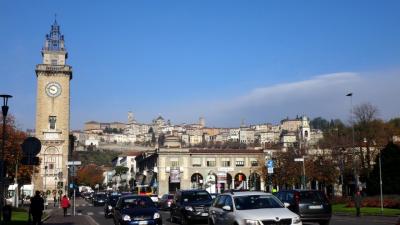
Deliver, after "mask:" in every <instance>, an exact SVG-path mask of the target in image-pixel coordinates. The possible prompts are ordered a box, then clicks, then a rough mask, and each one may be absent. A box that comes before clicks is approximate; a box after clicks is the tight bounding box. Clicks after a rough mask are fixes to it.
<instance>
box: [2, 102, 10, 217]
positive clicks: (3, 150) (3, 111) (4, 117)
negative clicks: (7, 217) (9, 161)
mask: <svg viewBox="0 0 400 225" xmlns="http://www.w3.org/2000/svg"><path fill="white" fill-rule="evenodd" d="M0 97H1V98H3V106H1V111H2V113H3V141H2V148H1V155H0V156H1V158H0V183H1V186H0V197H1V199H0V224H3V218H2V217H3V215H2V213H3V210H2V209H3V206H4V203H5V202H4V201H5V195H4V187H5V185H4V182H5V177H4V175H5V167H4V152H5V143H6V118H7V114H8V108H9V107H8V99H9V98H12V96H11V95H0Z"/></svg>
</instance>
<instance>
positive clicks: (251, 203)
mask: <svg viewBox="0 0 400 225" xmlns="http://www.w3.org/2000/svg"><path fill="white" fill-rule="evenodd" d="M286 207H287V206H285V205H284V204H282V202H281V201H279V200H278V199H277V198H276V197H275V196H273V195H272V194H269V193H264V192H255V191H246V192H229V193H224V194H221V195H219V196H218V197H217V198H216V199H214V201H213V204H212V205H211V207H210V209H209V216H208V224H209V225H234V224H237V225H265V224H279V225H302V222H301V220H300V217H299V216H298V215H297V214H295V213H293V212H291V211H290V210H289V209H287V208H286Z"/></svg>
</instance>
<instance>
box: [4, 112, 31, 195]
mask: <svg viewBox="0 0 400 225" xmlns="http://www.w3.org/2000/svg"><path fill="white" fill-rule="evenodd" d="M0 120H1V121H3V117H2V115H0ZM6 136H7V138H6V142H5V150H4V160H5V163H6V166H5V168H6V171H5V173H6V174H7V175H8V177H9V178H12V179H11V180H10V182H11V183H13V178H15V171H16V165H18V171H17V175H18V187H21V186H22V185H24V184H27V183H30V182H31V178H32V174H33V170H35V171H36V172H38V171H37V167H36V166H27V165H22V164H21V159H22V157H23V152H22V148H21V144H22V143H23V141H24V140H25V138H26V137H27V135H26V133H25V132H23V131H21V130H19V129H18V128H17V126H16V122H15V118H14V116H12V115H9V116H7V119H6ZM0 138H3V126H2V125H1V126H0ZM2 142H3V140H1V141H0V143H2ZM6 188H7V187H6Z"/></svg>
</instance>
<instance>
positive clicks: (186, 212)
mask: <svg viewBox="0 0 400 225" xmlns="http://www.w3.org/2000/svg"><path fill="white" fill-rule="evenodd" d="M211 202H212V198H211V195H210V194H209V193H208V192H207V191H205V190H179V191H177V192H176V194H175V196H174V201H173V202H172V204H171V214H170V216H171V222H176V221H180V223H181V224H182V225H187V224H191V221H195V220H204V221H207V218H208V208H209V207H210V205H211Z"/></svg>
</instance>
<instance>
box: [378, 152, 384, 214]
mask: <svg viewBox="0 0 400 225" xmlns="http://www.w3.org/2000/svg"><path fill="white" fill-rule="evenodd" d="M381 156H382V152H379V189H380V195H381V196H380V198H381V214H382V215H383V193H382V192H383V191H382V157H381Z"/></svg>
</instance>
